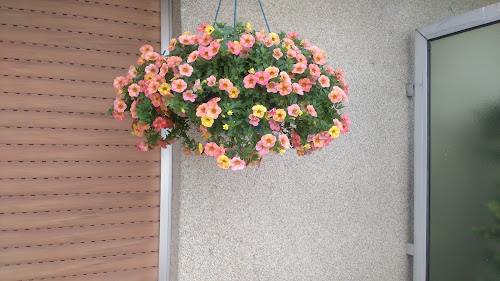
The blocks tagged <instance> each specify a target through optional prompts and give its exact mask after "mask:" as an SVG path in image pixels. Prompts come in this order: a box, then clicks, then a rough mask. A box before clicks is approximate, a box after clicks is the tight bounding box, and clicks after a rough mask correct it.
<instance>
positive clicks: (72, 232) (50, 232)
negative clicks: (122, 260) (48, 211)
mask: <svg viewBox="0 0 500 281" xmlns="http://www.w3.org/2000/svg"><path fill="white" fill-rule="evenodd" d="M159 226H160V224H159V222H157V221H155V222H136V223H123V224H122V223H117V224H106V225H96V226H86V227H65V228H50V229H46V228H45V229H33V230H20V231H10V230H8V231H0V248H6V247H27V246H38V245H52V244H69V243H82V242H84V243H87V242H91V241H101V240H112V239H122V238H131V237H149V236H157V235H158V231H159ZM0 272H2V270H0ZM0 276H2V275H0ZM2 280H3V279H2Z"/></svg>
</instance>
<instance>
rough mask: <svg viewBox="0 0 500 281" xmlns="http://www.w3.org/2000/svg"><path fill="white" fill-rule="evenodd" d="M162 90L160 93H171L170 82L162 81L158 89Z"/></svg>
mask: <svg viewBox="0 0 500 281" xmlns="http://www.w3.org/2000/svg"><path fill="white" fill-rule="evenodd" d="M158 91H159V92H160V95H162V96H165V95H167V94H169V93H170V84H168V83H162V84H161V85H160V88H159V89H158Z"/></svg>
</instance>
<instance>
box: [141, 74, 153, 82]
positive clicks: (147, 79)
mask: <svg viewBox="0 0 500 281" xmlns="http://www.w3.org/2000/svg"><path fill="white" fill-rule="evenodd" d="M154 75H155V74H154V73H149V74H146V75H144V80H146V81H150V80H151V79H153V76H154Z"/></svg>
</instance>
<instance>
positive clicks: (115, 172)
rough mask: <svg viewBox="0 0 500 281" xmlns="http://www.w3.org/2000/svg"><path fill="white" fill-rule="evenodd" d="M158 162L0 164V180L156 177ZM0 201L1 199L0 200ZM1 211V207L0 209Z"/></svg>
mask: <svg viewBox="0 0 500 281" xmlns="http://www.w3.org/2000/svg"><path fill="white" fill-rule="evenodd" d="M159 173H160V165H159V162H156V161H151V162H149V161H134V162H128V161H124V162H120V161H112V162H96V161H89V162H66V161H65V162H43V163H40V162H0V178H4V179H10V178H14V179H19V178H64V177H117V176H132V177H133V176H156V175H158V174H159ZM0 200H1V199H0ZM0 209H2V207H0Z"/></svg>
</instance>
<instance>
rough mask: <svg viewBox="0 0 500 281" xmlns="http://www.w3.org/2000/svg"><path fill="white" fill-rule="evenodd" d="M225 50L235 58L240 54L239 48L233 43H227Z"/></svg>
mask: <svg viewBox="0 0 500 281" xmlns="http://www.w3.org/2000/svg"><path fill="white" fill-rule="evenodd" d="M227 48H228V50H229V51H230V52H231V53H232V54H233V55H235V56H237V55H239V54H240V51H241V48H240V46H238V44H236V43H234V42H233V41H229V42H227Z"/></svg>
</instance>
